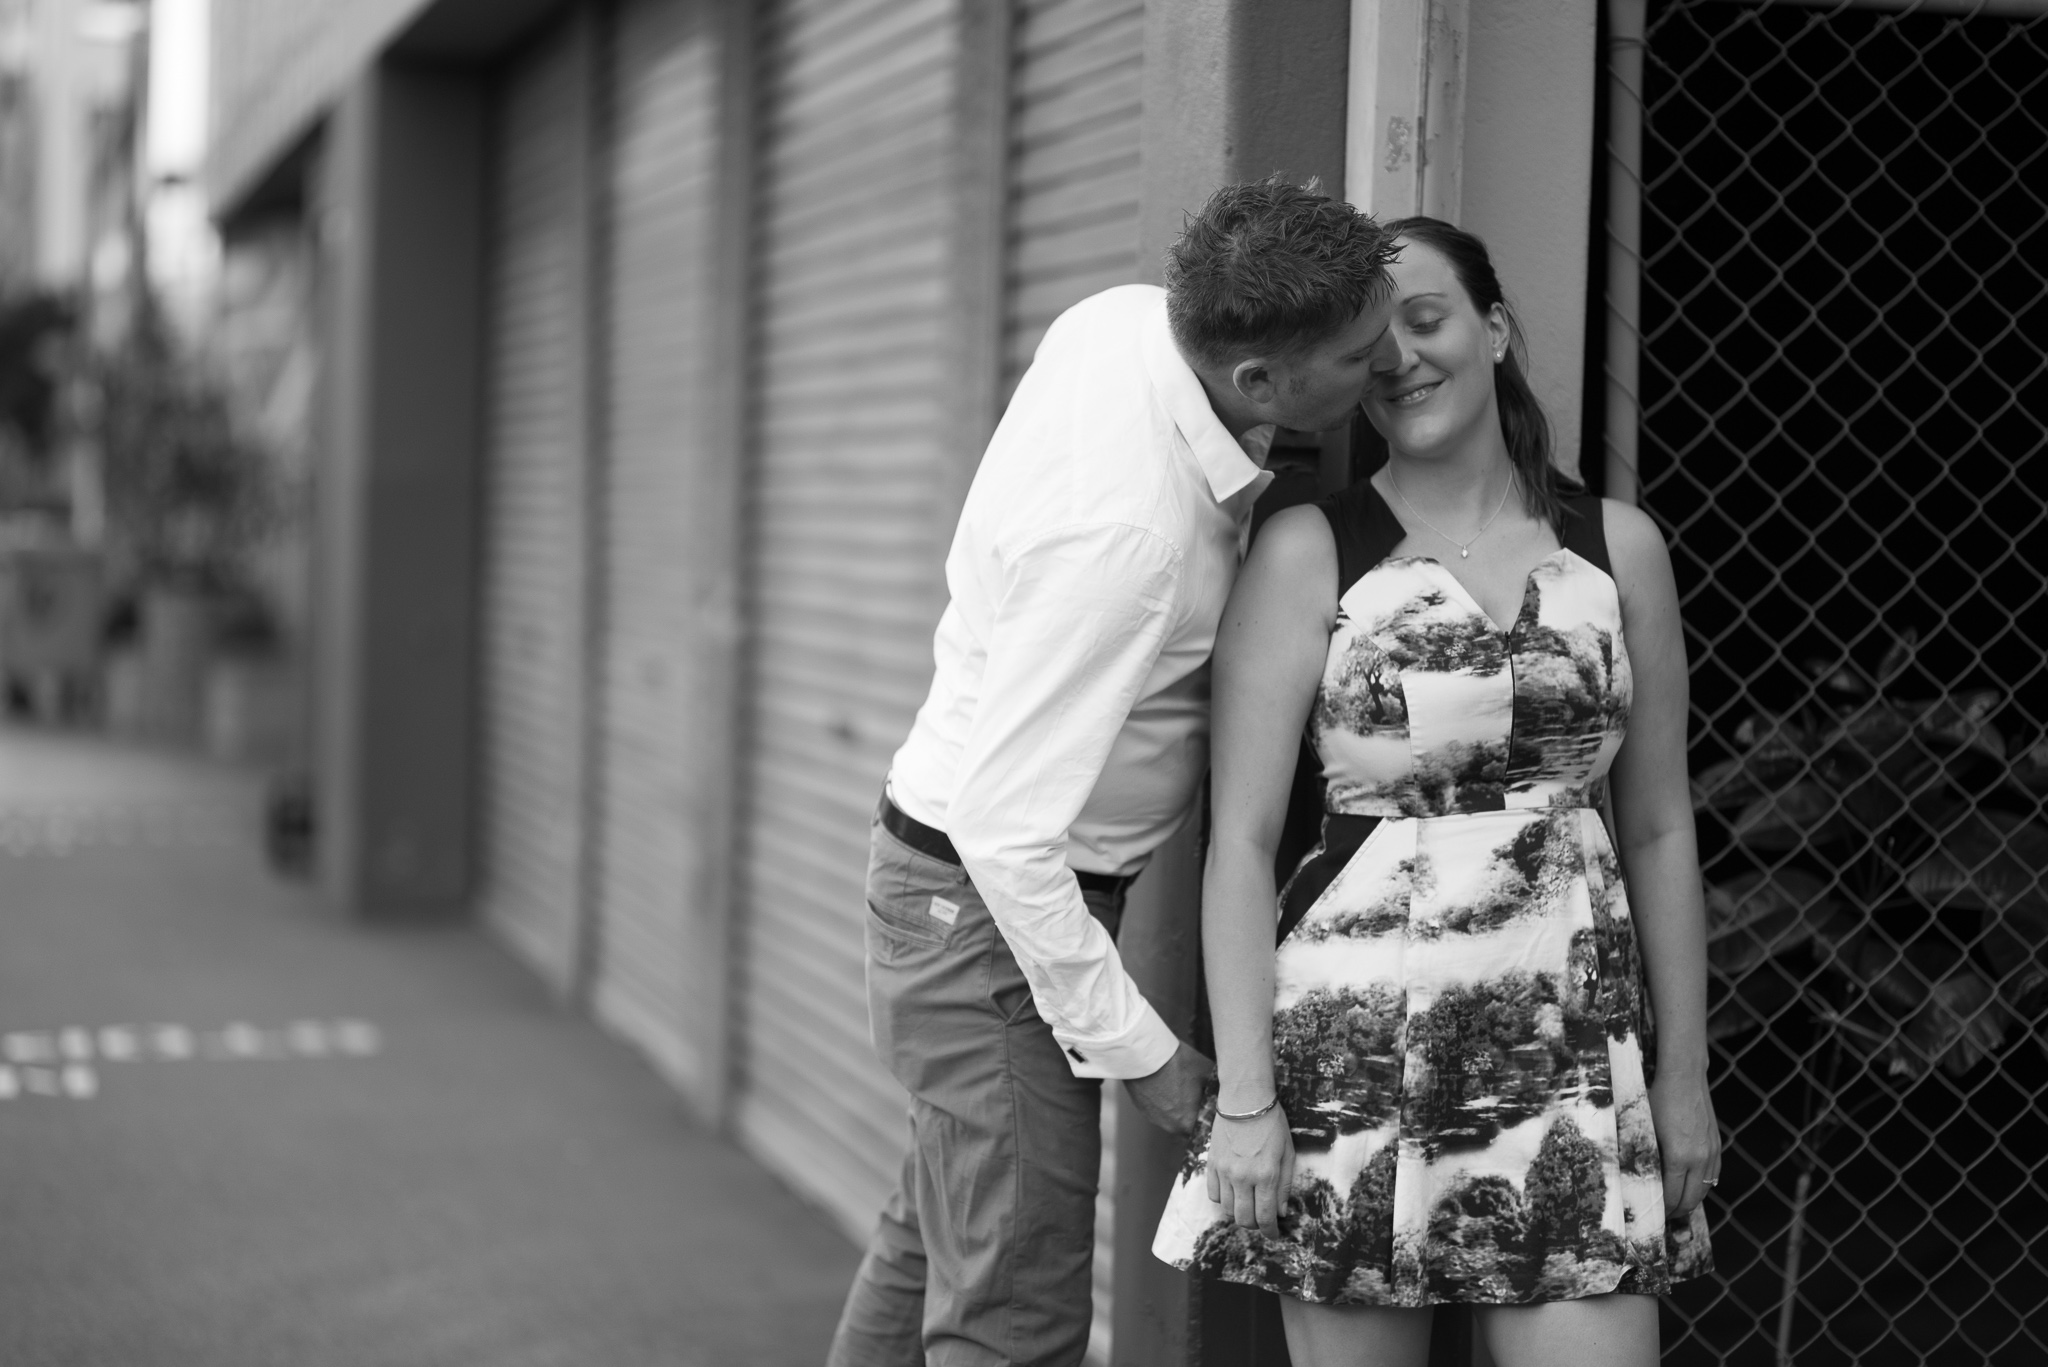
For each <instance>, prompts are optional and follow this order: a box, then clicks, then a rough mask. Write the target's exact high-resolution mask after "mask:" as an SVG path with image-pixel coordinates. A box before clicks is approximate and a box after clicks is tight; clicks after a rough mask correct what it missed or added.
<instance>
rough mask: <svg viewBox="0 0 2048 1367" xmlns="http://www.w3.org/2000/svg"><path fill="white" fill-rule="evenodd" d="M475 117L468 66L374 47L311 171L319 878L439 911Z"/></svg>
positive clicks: (464, 677) (464, 424) (456, 882)
mask: <svg viewBox="0 0 2048 1367" xmlns="http://www.w3.org/2000/svg"><path fill="white" fill-rule="evenodd" d="M484 128H485V104H484V96H483V89H482V85H481V83H480V81H478V80H477V79H476V78H475V77H473V76H469V75H465V74H459V73H451V72H449V71H446V70H445V69H437V70H433V71H422V70H414V69H408V68H406V67H404V66H402V65H399V64H396V63H390V62H386V63H380V64H377V65H373V66H371V67H370V68H368V69H367V70H365V71H364V72H362V73H361V74H359V75H358V76H357V77H356V79H355V80H354V82H353V83H352V84H351V85H350V87H349V88H348V90H347V92H346V93H345V94H344V95H343V97H342V99H341V100H340V102H339V103H338V105H337V106H336V108H335V110H334V113H333V115H332V116H331V118H330V120H329V125H328V136H327V145H326V154H325V157H324V167H323V173H322V175H321V176H320V177H319V182H318V187H317V192H316V193H317V197H318V201H319V223H320V236H321V252H322V256H323V258H324V260H323V263H322V265H323V275H324V277H325V282H324V287H323V293H324V295H325V299H324V301H323V305H324V307H323V314H324V317H323V331H324V333H325V347H324V350H325V353H326V358H325V359H326V367H325V375H324V377H323V381H322V383H323V391H322V396H321V403H322V414H321V419H320V426H321V440H320V450H319V454H318V464H317V470H316V475H315V480H316V486H317V490H316V499H317V511H316V517H315V530H314V538H315V541H314V545H315V551H314V554H315V589H314V594H315V604H316V606H315V612H314V619H315V622H316V626H315V644H314V652H315V678H314V687H315V696H314V700H313V706H314V718H315V720H314V778H315V784H316V794H317V798H316V820H317V821H318V823H319V831H318V862H319V879H320V884H321V887H322V890H323V891H324V892H325V893H326V895H327V896H328V897H329V898H330V899H331V900H332V901H333V902H335V903H336V904H337V905H339V906H341V907H343V908H345V909H347V910H350V911H353V912H357V913H360V914H364V915H372V916H387V915H388V916H412V915H423V914H433V915H445V914H452V913H455V912H458V911H460V910H461V909H462V908H463V906H464V903H465V901H466V898H467V895H468V891H469V883H470V872H471V843H472V831H473V825H474V792H473V789H474V770H475V750H476V746H475V738H474V734H473V727H474V712H475V707H474V703H475V687H474V678H473V676H474V672H475V657H476V625H475V623H476V566H477V531H478V528H477V508H478V498H477V478H478V470H479V465H480V450H479V447H480V440H481V421H480V418H481V412H480V409H481V380H482V365H481V356H480V334H481V318H482V306H483V280H482V272H481V267H480V262H481V260H482V256H483V245H484V240H483V239H484V235H483V221H482V220H483V212H482V211H483V146H484Z"/></svg>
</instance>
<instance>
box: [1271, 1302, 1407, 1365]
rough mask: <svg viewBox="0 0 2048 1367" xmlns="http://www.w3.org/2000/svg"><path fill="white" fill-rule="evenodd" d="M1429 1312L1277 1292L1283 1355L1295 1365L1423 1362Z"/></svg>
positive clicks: (1404, 1363) (1405, 1363) (1403, 1363)
mask: <svg viewBox="0 0 2048 1367" xmlns="http://www.w3.org/2000/svg"><path fill="white" fill-rule="evenodd" d="M1429 1314H1430V1312H1429V1311H1427V1310H1385V1309H1380V1308H1378V1307H1375V1306H1370V1305H1308V1304H1305V1303H1304V1302H1301V1301H1298V1300H1296V1299H1294V1297H1292V1296H1282V1297H1281V1298H1280V1323H1281V1324H1282V1325H1283V1326H1285V1328H1286V1330H1287V1356H1288V1357H1290V1358H1292V1359H1293V1360H1294V1367H1425V1365H1426V1364H1427V1363H1428V1361H1429Z"/></svg>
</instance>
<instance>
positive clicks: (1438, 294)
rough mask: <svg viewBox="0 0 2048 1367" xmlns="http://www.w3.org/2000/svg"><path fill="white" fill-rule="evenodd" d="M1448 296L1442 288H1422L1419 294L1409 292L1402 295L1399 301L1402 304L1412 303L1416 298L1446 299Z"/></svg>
mask: <svg viewBox="0 0 2048 1367" xmlns="http://www.w3.org/2000/svg"><path fill="white" fill-rule="evenodd" d="M1450 297H1451V296H1450V295H1448V294H1445V293H1444V292H1443V291H1442V290H1424V291H1423V292H1422V293H1420V294H1409V295H1404V296H1402V299H1401V302H1402V303H1404V304H1412V303H1414V302H1415V301H1416V300H1418V299H1448V298H1450Z"/></svg>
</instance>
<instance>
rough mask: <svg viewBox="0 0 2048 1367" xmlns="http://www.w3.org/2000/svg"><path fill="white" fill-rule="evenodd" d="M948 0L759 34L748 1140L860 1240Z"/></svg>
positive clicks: (878, 1101) (935, 317)
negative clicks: (869, 943)
mask: <svg viewBox="0 0 2048 1367" xmlns="http://www.w3.org/2000/svg"><path fill="white" fill-rule="evenodd" d="M955 43H956V39H955V30H954V14H953V6H952V4H950V3H948V0H792V2H791V3H786V4H783V5H780V6H778V7H776V9H775V10H774V11H773V12H772V14H770V15H769V16H767V17H766V21H765V24H764V31H763V33H762V35H761V48H760V54H761V55H760V62H761V65H760V76H759V93H760V101H761V103H760V106H759V108H760V114H759V117H760V119H761V123H762V136H761V169H760V182H759V188H758V198H757V201H756V208H755V213H756V237H757V241H756V252H757V264H756V277H757V281H758V286H757V289H758V293H757V300H756V308H755V313H756V325H757V327H758V328H759V330H760V331H759V345H758V355H757V369H756V374H755V386H756V390H755V397H754V406H753V421H754V425H755V433H756V453H755V460H756V464H755V469H754V471H753V476H754V483H753V491H752V505H751V517H752V544H751V547H750V557H751V580H752V586H753V596H752V603H751V611H752V626H753V628H754V655H753V672H752V677H751V704H752V721H751V726H750V728H749V736H750V742H749V748H748V753H747V757H746V782H745V784H744V787H745V790H746V794H747V799H748V805H747V809H746V812H745V816H744V820H745V823H746V830H747V836H746V841H745V849H746V862H745V866H744V872H743V882H744V885H745V903H744V916H745V919H744V934H745V945H746V951H745V952H746V960H745V965H746V967H745V977H744V980H743V983H742V987H741V1005H742V1010H743V1022H744V1024H743V1029H744V1031H745V1045H744V1060H745V1071H744V1075H743V1077H744V1081H743V1086H742V1091H741V1094H740V1098H739V1112H738V1119H739V1124H740V1128H741V1132H742V1134H743V1135H744V1136H745V1137H746V1139H747V1141H748V1142H749V1143H750V1144H751V1145H752V1146H753V1148H754V1149H755V1150H756V1151H757V1152H758V1153H760V1154H762V1155H763V1156H764V1157H765V1158H767V1159H768V1160H769V1161H770V1162H771V1163H773V1164H774V1165H775V1166H776V1167H777V1168H778V1169H780V1170H781V1171H782V1172H783V1173H784V1174H785V1175H786V1176H788V1177H789V1178H790V1180H791V1181H793V1182H794V1183H796V1184H797V1185H798V1186H799V1187H801V1188H802V1189H803V1190H804V1191H806V1192H807V1193H808V1194H809V1195H811V1196H813V1197H814V1198H816V1199H818V1200H819V1201H821V1202H822V1203H824V1204H825V1205H827V1206H828V1207H829V1208H830V1209H831V1210H832V1211H834V1212H835V1213H837V1214H838V1215H839V1216H840V1217H841V1219H842V1221H843V1223H845V1225H846V1226H847V1228H848V1229H849V1230H851V1231H856V1232H858V1233H859V1235H860V1236H861V1237H863V1238H864V1237H865V1232H866V1231H867V1229H868V1228H869V1227H870V1226H871V1225H872V1223H873V1220H874V1216H875V1212H876V1210H877V1209H878V1208H879V1207H880V1203H881V1201H882V1199H883V1198H884V1196H885V1195H886V1194H887V1192H888V1191H889V1189H890V1188H891V1186H892V1185H893V1182H894V1177H895V1170H896V1166H897V1163H898V1162H899V1161H900V1155H901V1153H902V1149H903V1144H904V1141H905V1137H906V1133H907V1132H906V1130H905V1126H904V1110H905V1104H906V1103H905V1098H904V1095H903V1092H902V1090H901V1088H899V1087H898V1086H897V1085H896V1083H895V1082H894V1081H893V1080H892V1079H891V1078H890V1077H889V1076H888V1075H887V1074H886V1073H885V1072H884V1071H883V1069H882V1068H881V1066H880V1065H879V1064H878V1063H876V1061H875V1059H874V1056H873V1053H872V1050H871V1048H870V1046H869V1039H868V1020H867V1003H866V998H865V992H864V988H863V985H862V984H863V950H862V940H861V926H862V917H863V911H862V908H863V906H864V900H863V896H862V881H863V874H864V871H865V868H866V864H867V831H868V820H869V817H870V816H871V814H872V813H873V811H874V807H875V800H876V798H877V796H878V795H879V794H880V792H881V786H882V779H883V777H884V774H885V772H886V770H887V768H888V763H889V758H890V756H891V755H892V754H893V753H894V751H895V748H896V746H897V745H898V744H900V743H901V741H902V739H903V737H904V735H905V733H906V732H907V731H908V729H909V726H910V721H911V718H912V717H913V715H914V714H915V712H916V710H917V706H918V704H919V703H920V702H922V701H923V697H924V692H925V690H926V688H927V687H928V686H929V683H930V678H931V668H932V663H931V633H932V628H933V626H934V624H935V623H936V621H937V618H938V612H939V608H940V607H941V605H942V603H943V579H942V576H941V561H942V555H943V551H942V547H941V546H940V545H939V544H938V536H937V533H936V531H935V527H934V523H935V520H936V507H937V499H938V498H939V497H940V491H941V487H942V480H941V470H942V461H943V460H944V459H945V458H946V455H947V453H945V452H944V451H943V450H942V444H943V443H942V439H941V435H940V434H941V432H942V430H943V428H942V424H943V412H942V408H941V400H942V395H941V383H942V378H941V377H942V374H943V369H942V356H941V351H942V349H943V345H944V344H943V342H942V340H941V339H942V335H943V331H942V312H943V307H944V296H943V289H942V284H943V276H944V272H945V269H946V261H945V251H944V247H945V234H946V229H947V222H948V219H947V212H946V210H947V204H946V186H945V185H944V183H943V177H944V175H945V165H946V160H947V146H946V137H947V133H948V120H949V117H950V115H949V103H950V97H951V80H952V74H951V73H952V69H953V65H954V53H955Z"/></svg>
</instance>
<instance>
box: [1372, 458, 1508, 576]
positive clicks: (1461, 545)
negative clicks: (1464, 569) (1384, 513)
mask: <svg viewBox="0 0 2048 1367" xmlns="http://www.w3.org/2000/svg"><path fill="white" fill-rule="evenodd" d="M1387 483H1389V484H1391V485H1393V486H1394V497H1395V498H1398V499H1400V500H1401V506H1402V507H1404V508H1406V509H1407V510H1408V511H1409V512H1411V513H1414V514H1415V520H1416V521H1417V522H1420V523H1421V524H1422V525H1423V526H1425V527H1427V528H1429V529H1430V530H1431V531H1433V532H1435V533H1436V534H1437V535H1438V536H1440V537H1442V538H1443V539H1444V540H1446V541H1448V542H1450V543H1451V544H1452V545H1453V546H1456V547H1457V548H1458V558H1459V559H1460V560H1469V559H1471V557H1472V546H1473V544H1474V543H1475V542H1477V541H1478V540H1479V538H1480V537H1482V536H1485V535H1486V529H1487V528H1488V527H1491V526H1492V525H1493V519H1494V518H1496V517H1499V516H1500V510H1501V509H1503V508H1505V507H1507V506H1508V495H1509V494H1511V493H1513V492H1514V491H1515V467H1514V466H1512V465H1510V466H1509V467H1508V487H1507V488H1505V489H1503V490H1501V491H1500V502H1498V503H1496V504H1494V505H1493V516H1492V517H1489V518H1487V519H1486V521H1484V522H1482V523H1480V524H1479V530H1478V531H1476V532H1474V533H1472V539H1471V540H1470V541H1460V540H1458V538H1457V537H1455V536H1452V535H1451V534H1450V533H1449V532H1446V531H1445V530H1444V529H1443V528H1441V527H1439V526H1437V525H1436V523H1434V522H1431V521H1430V520H1429V519H1428V518H1426V517H1424V516H1423V515H1422V513H1421V512H1420V511H1419V510H1418V509H1417V508H1416V506H1415V505H1414V504H1413V503H1410V502H1409V501H1408V495H1406V494H1404V493H1402V492H1401V482H1400V481H1399V480H1397V479H1395V478H1394V467H1393V466H1391V465H1389V466H1388V467H1387Z"/></svg>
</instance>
